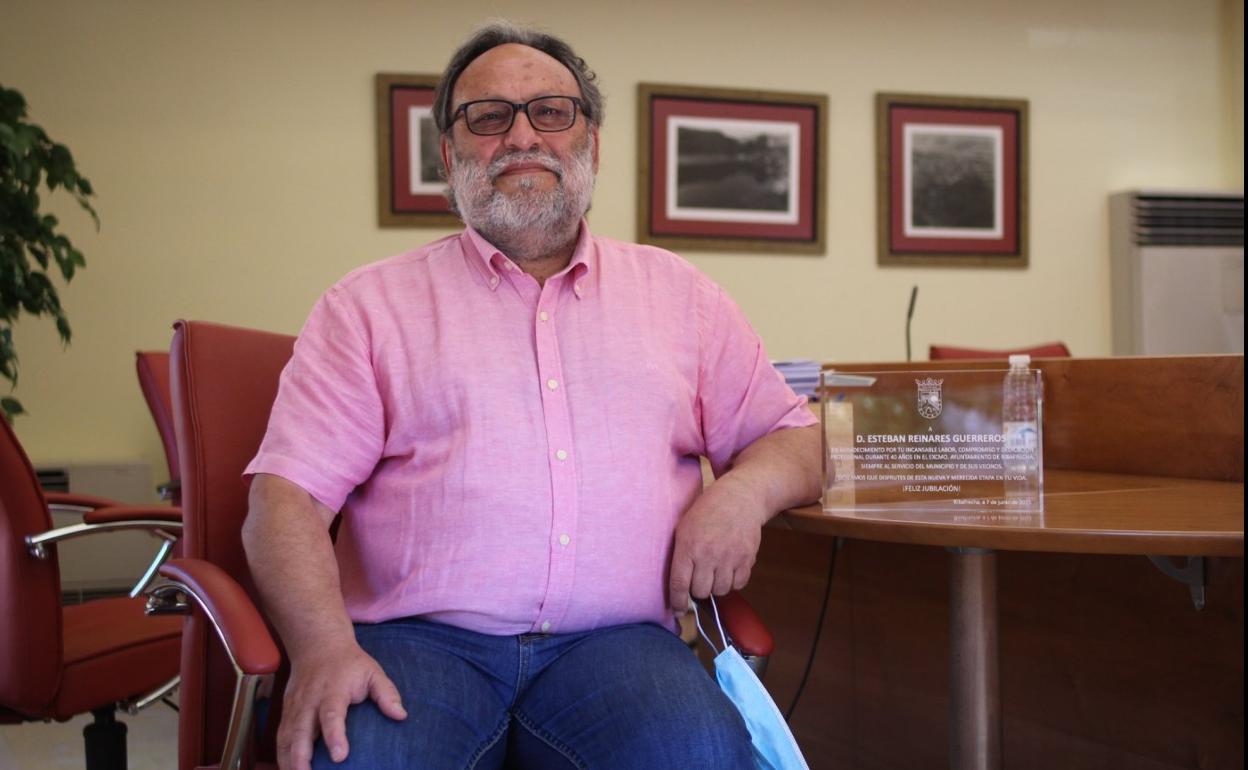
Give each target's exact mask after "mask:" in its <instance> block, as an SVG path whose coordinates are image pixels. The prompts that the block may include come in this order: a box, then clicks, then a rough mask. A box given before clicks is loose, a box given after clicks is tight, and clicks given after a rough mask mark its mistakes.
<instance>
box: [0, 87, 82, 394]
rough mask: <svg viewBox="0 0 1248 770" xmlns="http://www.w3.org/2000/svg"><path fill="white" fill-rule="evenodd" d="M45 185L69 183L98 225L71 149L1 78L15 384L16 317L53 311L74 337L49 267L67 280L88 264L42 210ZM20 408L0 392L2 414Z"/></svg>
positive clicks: (4, 241)
mask: <svg viewBox="0 0 1248 770" xmlns="http://www.w3.org/2000/svg"><path fill="white" fill-rule="evenodd" d="M41 187H46V188H47V190H48V192H53V191H55V190H56V189H57V188H63V189H65V190H67V191H68V192H69V194H70V195H72V196H73V197H74V199H75V200H77V201H78V204H79V205H80V206H82V208H83V209H85V210H86V211H87V213H89V214H90V215H91V219H92V220H93V221H94V222H95V226H96V229H99V226H100V220H99V217H98V216H96V213H95V209H93V208H92V207H91V203H90V202H89V201H88V198H90V197H91V196H92V195H93V194H94V193H93V191H92V189H91V183H90V182H88V181H87V179H86V178H85V177H83V176H82V175H80V174H79V173H78V170H77V169H76V168H75V167H74V158H73V156H72V155H71V154H70V152H69V150H68V149H67V148H66V147H65V146H64V145H62V144H57V143H56V142H53V141H52V140H51V139H50V138H49V137H48V135H47V133H46V132H45V131H44V130H43V129H42V128H40V127H39V126H36V125H34V124H32V123H29V122H28V121H27V120H26V100H25V99H24V98H22V95H21V94H20V93H18V92H17V91H14V90H12V89H8V88H5V87H4V85H3V84H0V377H3V378H4V379H6V380H8V381H9V389H10V390H11V389H12V387H13V386H15V385H17V353H16V349H15V348H14V346H13V324H14V322H15V321H17V318H18V316H19V315H20V314H21V312H22V311H23V310H24V311H26V312H27V313H29V314H31V315H34V316H43V315H50V316H52V318H53V319H55V321H56V330H57V332H58V333H59V334H60V336H61V341H62V342H63V343H65V344H69V339H70V328H69V321H68V320H67V319H66V317H65V312H64V310H63V309H62V308H61V300H60V297H58V296H57V293H56V287H55V286H54V285H53V283H52V279H51V277H50V276H49V275H48V271H49V267H50V266H51V265H55V267H56V269H57V270H58V271H59V272H60V274H61V276H62V277H64V279H65V280H66V281H69V280H70V279H71V278H73V277H74V271H75V270H77V269H78V268H81V267H83V266H85V264H86V263H85V262H84V261H83V258H82V253H81V252H80V251H78V250H77V249H76V248H74V246H73V244H72V243H70V241H69V238H67V237H65V236H64V235H62V234H61V233H60V232H58V229H57V228H58V225H59V222H58V221H57V219H56V217H55V216H53V215H51V214H48V213H45V212H43V211H41V209H40V198H39V192H40V189H41ZM32 260H33V261H32ZM22 411H23V409H22V405H21V403H19V402H18V400H17V399H16V398H13V397H11V396H2V397H0V413H2V414H3V415H4V417H5V418H7V419H12V417H13V415H16V414H20V413H21V412H22Z"/></svg>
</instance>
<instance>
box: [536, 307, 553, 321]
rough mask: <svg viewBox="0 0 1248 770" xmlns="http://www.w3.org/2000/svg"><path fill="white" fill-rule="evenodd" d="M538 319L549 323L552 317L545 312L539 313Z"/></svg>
mask: <svg viewBox="0 0 1248 770" xmlns="http://www.w3.org/2000/svg"><path fill="white" fill-rule="evenodd" d="M537 317H538V318H540V319H541V320H543V321H549V320H550V315H549V314H548V313H547V312H546V311H545V310H543V311H542V312H540V313H538V314H537Z"/></svg>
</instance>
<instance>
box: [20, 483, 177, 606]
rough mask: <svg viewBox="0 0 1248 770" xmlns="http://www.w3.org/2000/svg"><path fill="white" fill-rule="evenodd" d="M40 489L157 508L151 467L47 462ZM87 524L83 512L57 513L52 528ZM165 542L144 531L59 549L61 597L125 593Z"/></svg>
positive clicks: (84, 540) (90, 538) (81, 541)
mask: <svg viewBox="0 0 1248 770" xmlns="http://www.w3.org/2000/svg"><path fill="white" fill-rule="evenodd" d="M35 473H36V475H38V477H39V485H40V486H42V487H43V489H44V490H45V491H48V492H74V493H77V494H84V495H96V496H98V497H107V498H110V499H112V500H116V501H117V502H120V503H130V504H137V505H146V504H151V503H155V500H156V495H155V492H154V490H153V488H152V473H151V468H149V467H148V465H147V464H146V463H138V462H133V463H127V462H120V463H41V464H40V465H39V466H38V467H36V468H35ZM81 521H82V516H81V514H79V513H73V512H63V511H57V510H53V511H52V525H53V526H54V527H65V526H69V525H70V524H78V523H80V522H81ZM159 547H160V543H159V541H157V540H156V538H154V537H152V536H151V535H149V534H147V533H144V532H109V533H105V534H98V535H90V536H88V537H84V538H75V539H72V540H66V541H64V542H62V543H59V544H57V546H56V548H57V562H58V563H59V564H60V568H61V593H62V595H63V597H64V599H65V600H66V601H67V602H72V601H79V600H81V599H84V598H92V597H98V596H115V595H119V594H124V593H125V592H126V591H128V590H130V587H131V586H133V585H134V582H135V580H137V579H138V577H139V576H140V575H142V574H143V570H144V568H146V567H147V565H148V563H149V562H150V561H151V560H152V557H153V556H154V555H155V553H156V550H157V548H159Z"/></svg>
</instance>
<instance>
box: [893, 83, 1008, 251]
mask: <svg viewBox="0 0 1248 770" xmlns="http://www.w3.org/2000/svg"><path fill="white" fill-rule="evenodd" d="M875 115H876V173H877V182H876V192H877V197H878V206H877V210H876V216H877V223H878V232H879V249H878V257H877V259H878V262H879V264H881V265H967V266H976V267H1026V266H1027V132H1028V128H1027V102H1026V101H1025V100H1021V99H980V98H973V97H959V96H929V95H919V94H884V93H881V94H876V97H875Z"/></svg>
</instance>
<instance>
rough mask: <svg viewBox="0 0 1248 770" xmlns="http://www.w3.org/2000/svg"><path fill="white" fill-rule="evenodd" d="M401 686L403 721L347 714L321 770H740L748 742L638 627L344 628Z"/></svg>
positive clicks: (367, 708)
mask: <svg viewBox="0 0 1248 770" xmlns="http://www.w3.org/2000/svg"><path fill="white" fill-rule="evenodd" d="M355 633H356V638H357V639H358V640H359V643H360V646H361V647H363V648H364V651H365V652H367V653H368V654H369V655H372V656H373V657H374V658H376V659H377V662H378V663H380V664H381V667H382V668H383V669H384V670H385V672H386V674H387V675H388V676H389V677H390V678H391V679H392V680H393V681H394V683H395V685H397V686H398V688H399V692H400V693H402V695H403V705H404V707H405V708H406V709H407V719H405V720H403V721H394V720H392V719H390V718H389V717H387V716H385V715H384V714H382V713H381V711H380V710H378V709H377V707H376V706H375V705H374V704H373V703H372V701H365V702H364V703H361V704H358V705H355V706H352V707H351V708H350V710H349V711H348V712H347V739H348V740H349V741H350V744H351V752H350V754H349V755H348V757H347V759H346V761H345V762H344V763H343V764H341V765H336V764H334V763H333V761H332V760H330V758H329V753H328V752H327V751H326V749H325V744H324V742H322V741H318V742H317V746H316V752H315V755H314V757H313V761H312V766H313V767H314V768H317V770H322V769H328V768H344V769H345V768H368V769H369V770H389V769H390V768H396V769H397V768H405V769H406V768H430V769H431V770H442V769H443V768H445V769H446V770H460V768H479V769H482V770H484V769H485V768H502V767H504V766H505V767H507V768H523V769H524V770H562V768H593V769H594V770H598V769H599V768H601V769H603V770H607V769H609V768H621V769H623V768H638V769H639V770H641V769H643V768H644V770H664V769H665V768H672V769H673V770H696V768H715V769H716V770H719V769H720V768H729V769H731V768H749V767H752V762H753V760H752V759H751V754H750V736H749V733H747V732H746V729H745V724H744V722H742V720H741V717H740V715H739V714H738V713H737V711H736V709H735V708H734V707H733V705H732V703H731V702H729V701H728V699H727V698H726V697H724V695H723V693H722V692H721V691H720V689H719V686H718V685H717V684H716V683H715V681H714V680H713V679H712V678H711V677H710V676H708V675H707V673H706V671H705V670H704V669H703V668H702V666H701V664H700V663H699V662H698V660H697V657H696V656H695V655H694V654H693V653H692V652H691V651H690V650H689V649H688V648H687V647H686V646H685V645H684V643H683V642H681V641H680V639H679V638H678V637H677V636H675V635H674V634H672V633H671V632H670V631H667V630H664V629H662V628H659V627H658V626H655V625H649V624H638V625H628V626H617V627H613V628H603V629H598V630H596V631H589V632H584V633H578V634H560V635H553V636H551V635H545V634H523V635H521V636H488V635H484V634H478V633H474V632H472V631H465V630H463V629H459V628H453V627H451V626H446V625H441V624H438V623H432V622H429V621H424V620H418V619H412V618H405V619H401V620H394V621H390V622H388V623H379V624H376V625H364V624H360V625H357V626H356V627H355Z"/></svg>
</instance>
